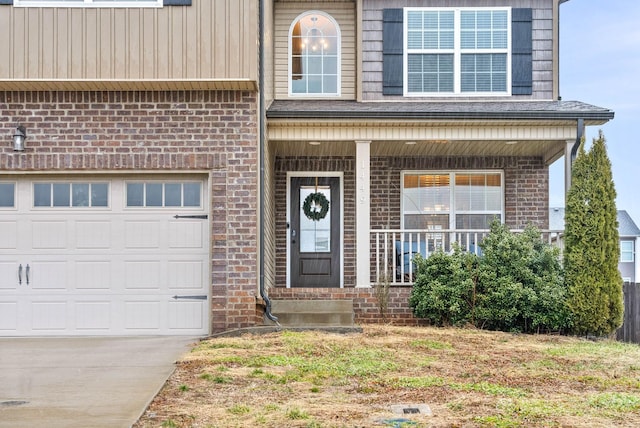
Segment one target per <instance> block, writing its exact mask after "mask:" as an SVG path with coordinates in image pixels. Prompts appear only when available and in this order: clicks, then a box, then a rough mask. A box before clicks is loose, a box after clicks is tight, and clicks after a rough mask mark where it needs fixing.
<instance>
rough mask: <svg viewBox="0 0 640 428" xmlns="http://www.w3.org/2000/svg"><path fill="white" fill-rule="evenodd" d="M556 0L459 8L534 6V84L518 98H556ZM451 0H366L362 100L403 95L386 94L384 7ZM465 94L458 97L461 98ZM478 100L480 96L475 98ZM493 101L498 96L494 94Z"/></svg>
mask: <svg viewBox="0 0 640 428" xmlns="http://www.w3.org/2000/svg"><path fill="white" fill-rule="evenodd" d="M554 1H555V0H512V1H508V0H494V1H477V0H460V1H458V2H456V4H455V6H456V7H490V6H509V7H512V8H514V9H515V8H531V9H532V16H533V22H532V28H533V31H532V47H533V62H532V75H533V85H532V93H531V95H518V96H517V98H518V99H545V100H550V99H552V98H553V83H554V79H555V76H554V73H553V58H554V55H553V49H554V43H553V25H552V24H553V4H554ZM451 6H452V4H451V2H450V1H447V0H363V11H362V99H363V100H366V101H379V100H400V99H403V98H402V96H401V95H397V96H393V95H387V96H383V67H382V61H383V10H384V9H394V8H403V7H451ZM459 98H461V97H458V99H459ZM474 99H477V98H474ZM491 99H492V100H494V99H496V97H491Z"/></svg>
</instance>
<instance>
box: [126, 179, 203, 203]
mask: <svg viewBox="0 0 640 428" xmlns="http://www.w3.org/2000/svg"><path fill="white" fill-rule="evenodd" d="M126 201H127V207H129V208H131V207H140V208H143V207H145V208H162V207H164V208H169V207H171V208H186V207H190V208H196V207H202V183H200V182H191V181H184V182H178V181H175V182H127V196H126Z"/></svg>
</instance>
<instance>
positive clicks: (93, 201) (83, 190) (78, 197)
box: [33, 182, 109, 208]
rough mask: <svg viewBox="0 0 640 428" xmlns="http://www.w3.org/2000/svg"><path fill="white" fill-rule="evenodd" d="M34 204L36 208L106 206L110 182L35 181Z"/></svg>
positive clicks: (107, 204)
mask: <svg viewBox="0 0 640 428" xmlns="http://www.w3.org/2000/svg"><path fill="white" fill-rule="evenodd" d="M33 206H34V207H35V208H51V207H53V208H106V207H108V206H109V183H76V182H73V183H69V182H47V183H34V184H33Z"/></svg>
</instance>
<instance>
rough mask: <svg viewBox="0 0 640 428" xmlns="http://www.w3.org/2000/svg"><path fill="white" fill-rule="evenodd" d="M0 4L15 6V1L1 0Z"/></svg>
mask: <svg viewBox="0 0 640 428" xmlns="http://www.w3.org/2000/svg"><path fill="white" fill-rule="evenodd" d="M0 4H13V0H0Z"/></svg>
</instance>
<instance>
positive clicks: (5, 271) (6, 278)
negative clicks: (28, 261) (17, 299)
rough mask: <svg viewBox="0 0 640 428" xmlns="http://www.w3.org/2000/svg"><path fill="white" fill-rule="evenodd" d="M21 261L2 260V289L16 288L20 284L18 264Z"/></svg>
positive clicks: (0, 286)
mask: <svg viewBox="0 0 640 428" xmlns="http://www.w3.org/2000/svg"><path fill="white" fill-rule="evenodd" d="M19 265H20V263H19V262H18V260H17V259H13V260H6V261H2V260H0V290H16V289H18V287H19V286H20V285H19V284H18V282H19V278H18V269H19V268H18V266H19Z"/></svg>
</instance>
